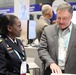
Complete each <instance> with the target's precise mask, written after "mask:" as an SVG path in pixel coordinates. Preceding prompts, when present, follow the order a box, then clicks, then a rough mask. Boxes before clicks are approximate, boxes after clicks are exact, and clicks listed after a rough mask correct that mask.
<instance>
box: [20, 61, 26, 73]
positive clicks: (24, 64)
mask: <svg viewBox="0 0 76 75" xmlns="http://www.w3.org/2000/svg"><path fill="white" fill-rule="evenodd" d="M26 71H27V67H26V61H22V64H21V69H20V74H21V75H26Z"/></svg>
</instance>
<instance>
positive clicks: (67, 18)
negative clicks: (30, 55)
mask: <svg viewBox="0 0 76 75" xmlns="http://www.w3.org/2000/svg"><path fill="white" fill-rule="evenodd" d="M71 18H72V15H71V14H70V13H69V12H68V10H58V11H57V19H56V22H57V24H58V25H59V27H60V28H61V29H62V30H64V29H66V28H67V27H68V26H69V25H70V22H71Z"/></svg>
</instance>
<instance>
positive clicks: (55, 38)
mask: <svg viewBox="0 0 76 75" xmlns="http://www.w3.org/2000/svg"><path fill="white" fill-rule="evenodd" d="M58 32H59V30H58V28H57V26H56V28H55V33H54V44H55V54H56V57H57V59H58Z"/></svg>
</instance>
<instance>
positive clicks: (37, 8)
mask: <svg viewBox="0 0 76 75" xmlns="http://www.w3.org/2000/svg"><path fill="white" fill-rule="evenodd" d="M69 3H70V4H71V6H72V7H73V10H74V11H76V2H69ZM47 4H49V3H47ZM49 5H51V6H52V4H49ZM41 7H42V5H41V4H33V5H30V12H35V11H41Z"/></svg>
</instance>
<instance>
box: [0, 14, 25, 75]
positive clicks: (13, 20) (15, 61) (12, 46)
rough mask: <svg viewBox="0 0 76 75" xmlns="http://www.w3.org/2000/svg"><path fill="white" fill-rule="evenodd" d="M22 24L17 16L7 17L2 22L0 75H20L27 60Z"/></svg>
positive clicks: (0, 29)
mask: <svg viewBox="0 0 76 75" xmlns="http://www.w3.org/2000/svg"><path fill="white" fill-rule="evenodd" d="M21 31H22V28H21V22H20V20H19V19H18V17H17V16H14V15H5V16H3V17H2V18H1V20H0V36H1V37H0V75H20V66H21V64H22V61H23V60H26V54H25V49H24V46H23V44H22V42H21V41H20V40H19V39H17V38H16V37H20V35H21Z"/></svg>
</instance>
